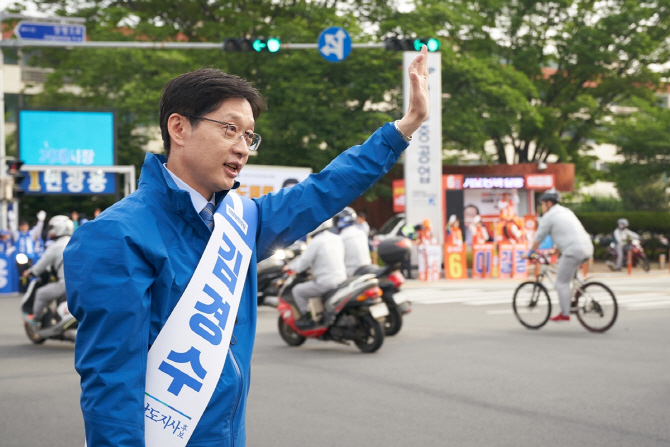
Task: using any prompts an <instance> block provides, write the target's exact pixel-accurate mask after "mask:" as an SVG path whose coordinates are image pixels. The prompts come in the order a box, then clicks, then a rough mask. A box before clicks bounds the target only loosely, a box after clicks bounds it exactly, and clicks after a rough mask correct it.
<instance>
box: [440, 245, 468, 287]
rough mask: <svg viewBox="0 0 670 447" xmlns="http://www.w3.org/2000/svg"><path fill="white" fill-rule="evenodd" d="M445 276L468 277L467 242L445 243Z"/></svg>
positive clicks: (451, 277) (452, 277) (454, 277)
mask: <svg viewBox="0 0 670 447" xmlns="http://www.w3.org/2000/svg"><path fill="white" fill-rule="evenodd" d="M444 277H445V278H446V279H467V277H468V267H467V259H466V255H465V244H444Z"/></svg>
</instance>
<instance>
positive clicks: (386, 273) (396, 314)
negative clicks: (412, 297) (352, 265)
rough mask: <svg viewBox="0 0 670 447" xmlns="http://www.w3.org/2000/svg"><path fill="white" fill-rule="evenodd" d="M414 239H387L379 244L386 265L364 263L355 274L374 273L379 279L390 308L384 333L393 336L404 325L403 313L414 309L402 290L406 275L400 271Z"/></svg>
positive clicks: (378, 248)
mask: <svg viewBox="0 0 670 447" xmlns="http://www.w3.org/2000/svg"><path fill="white" fill-rule="evenodd" d="M411 246H412V241H410V240H409V239H407V238H405V237H392V238H389V239H385V240H383V241H381V242H380V243H379V245H378V246H377V255H378V256H379V258H380V259H381V260H382V261H383V262H384V264H385V265H384V267H380V266H377V265H374V264H372V265H364V266H361V267H359V268H358V269H357V270H356V272H355V275H363V274H368V273H370V274H373V275H375V276H376V277H377V279H378V280H379V287H380V288H381V289H382V300H383V301H384V302H385V303H386V306H387V307H388V309H389V314H388V315H387V316H386V318H385V319H384V322H383V326H384V333H385V335H387V336H393V335H395V334H397V333H398V332H399V331H400V328H401V327H402V320H403V315H406V314H408V313H410V312H411V311H412V303H411V302H410V301H409V300H408V299H407V297H406V296H405V295H403V294H402V292H400V286H401V285H402V284H404V282H405V277H404V276H403V274H402V273H401V272H400V266H401V265H402V261H403V260H404V259H405V258H406V257H407V256H409V252H410V247H411Z"/></svg>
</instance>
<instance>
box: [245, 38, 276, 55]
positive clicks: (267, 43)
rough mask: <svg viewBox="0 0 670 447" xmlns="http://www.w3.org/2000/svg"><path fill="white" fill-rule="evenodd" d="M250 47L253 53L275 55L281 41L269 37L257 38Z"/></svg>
mask: <svg viewBox="0 0 670 447" xmlns="http://www.w3.org/2000/svg"><path fill="white" fill-rule="evenodd" d="M251 47H252V48H253V49H254V51H269V52H270V53H276V52H277V51H279V49H280V48H281V40H279V39H277V38H276V37H270V38H269V39H264V38H258V39H255V40H254V41H253V43H252V44H251Z"/></svg>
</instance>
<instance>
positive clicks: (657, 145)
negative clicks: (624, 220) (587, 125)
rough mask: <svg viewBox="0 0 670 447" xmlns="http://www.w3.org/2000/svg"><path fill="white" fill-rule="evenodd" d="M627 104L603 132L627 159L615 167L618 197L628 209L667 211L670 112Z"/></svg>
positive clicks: (635, 102) (638, 102)
mask: <svg viewBox="0 0 670 447" xmlns="http://www.w3.org/2000/svg"><path fill="white" fill-rule="evenodd" d="M626 105H627V108H625V109H623V111H622V112H621V113H619V114H617V115H615V116H614V117H613V118H612V120H611V121H608V122H607V124H606V126H604V127H603V129H602V130H601V139H602V141H604V142H608V143H611V144H614V145H616V146H617V147H618V153H619V154H620V155H622V156H623V157H624V161H623V162H622V163H621V164H618V165H614V166H612V171H613V175H614V179H615V182H616V185H617V189H618V190H619V195H620V196H621V200H622V202H623V204H624V206H625V207H626V209H630V210H649V211H667V210H668V195H667V193H666V189H667V188H668V186H670V185H669V184H668V172H670V109H667V108H664V107H659V104H650V103H649V102H647V101H642V100H639V99H636V100H633V101H630V102H628V103H627V104H626Z"/></svg>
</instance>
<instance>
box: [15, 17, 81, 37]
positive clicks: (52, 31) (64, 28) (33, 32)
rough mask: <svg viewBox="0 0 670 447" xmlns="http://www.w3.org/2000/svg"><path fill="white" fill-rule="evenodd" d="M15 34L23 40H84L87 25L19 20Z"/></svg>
mask: <svg viewBox="0 0 670 447" xmlns="http://www.w3.org/2000/svg"><path fill="white" fill-rule="evenodd" d="M14 34H15V35H16V37H18V38H19V39H21V40H48V41H52V42H83V41H84V37H85V36H86V26H84V25H73V24H63V23H48V22H24V21H21V22H19V23H18V24H17V25H16V27H15V28H14Z"/></svg>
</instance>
